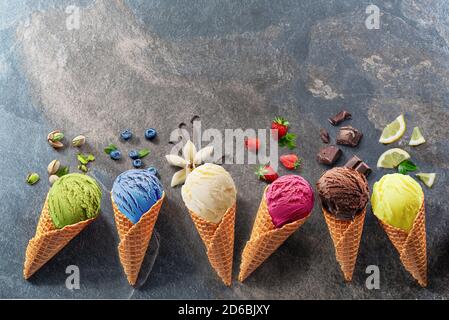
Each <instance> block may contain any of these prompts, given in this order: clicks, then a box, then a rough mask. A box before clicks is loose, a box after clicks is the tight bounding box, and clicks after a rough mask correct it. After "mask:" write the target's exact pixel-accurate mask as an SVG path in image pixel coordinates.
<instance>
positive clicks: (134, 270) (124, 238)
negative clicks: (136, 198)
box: [111, 192, 165, 285]
mask: <svg viewBox="0 0 449 320" xmlns="http://www.w3.org/2000/svg"><path fill="white" fill-rule="evenodd" d="M164 198H165V192H164V193H163V194H162V197H161V198H160V199H159V200H158V201H157V202H156V203H155V204H154V205H153V206H152V207H151V208H150V210H148V211H147V212H145V213H144V214H143V215H142V217H141V218H140V220H139V221H138V222H137V223H136V224H133V223H132V222H131V221H130V220H129V219H128V218H127V217H126V216H125V215H124V214H123V213H121V212H120V210H119V209H118V207H117V206H116V204H115V202H114V200H113V199H112V197H111V201H112V209H113V210H114V220H115V226H116V228H117V232H118V235H119V238H120V243H119V245H118V253H119V257H120V263H121V264H122V267H123V271H124V272H125V275H126V278H127V279H128V282H129V284H130V285H135V284H136V282H137V279H138V276H139V272H140V268H141V266H142V262H143V260H144V258H145V254H146V252H147V249H148V245H149V244H150V240H151V236H152V234H153V229H154V225H155V224H156V220H157V217H158V216H159V211H160V210H161V206H162V203H163V202H164Z"/></svg>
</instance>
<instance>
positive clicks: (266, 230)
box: [238, 189, 310, 282]
mask: <svg viewBox="0 0 449 320" xmlns="http://www.w3.org/2000/svg"><path fill="white" fill-rule="evenodd" d="M265 193H266V189H265V192H264V194H263V196H262V200H261V201H260V206H259V210H258V211H257V215H256V220H255V221H254V226H253V230H252V232H251V236H250V239H249V241H248V242H247V243H246V245H245V248H244V249H243V253H242V262H241V264H240V272H239V278H238V279H239V281H240V282H243V281H245V279H246V278H247V277H248V276H249V275H250V274H251V273H253V272H254V270H256V269H257V268H258V267H259V266H260V265H261V264H262V263H263V262H264V261H265V260H266V259H268V257H269V256H271V254H272V253H273V252H275V251H276V250H277V248H279V247H280V246H281V245H282V244H283V243H284V241H285V240H287V238H288V237H290V235H292V234H293V233H294V232H295V231H296V230H298V229H299V227H301V226H302V225H303V224H304V222H306V220H307V218H308V217H309V216H310V214H308V215H307V216H306V217H305V218H302V219H298V220H296V221H294V222H291V223H287V224H285V225H283V226H282V227H281V228H276V227H275V225H274V224H273V222H272V220H271V216H270V214H269V213H268V207H267V201H266V198H265Z"/></svg>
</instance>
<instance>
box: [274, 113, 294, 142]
mask: <svg viewBox="0 0 449 320" xmlns="http://www.w3.org/2000/svg"><path fill="white" fill-rule="evenodd" d="M289 125H290V123H289V122H288V121H287V120H285V119H284V118H281V117H276V118H274V120H273V121H272V122H271V129H272V130H277V132H278V140H280V139H281V138H282V137H283V136H285V135H286V134H287V131H288V126H289Z"/></svg>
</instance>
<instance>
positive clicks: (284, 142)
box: [279, 133, 296, 150]
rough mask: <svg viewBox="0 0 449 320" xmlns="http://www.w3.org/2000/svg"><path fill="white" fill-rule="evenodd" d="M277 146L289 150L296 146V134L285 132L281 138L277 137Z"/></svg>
mask: <svg viewBox="0 0 449 320" xmlns="http://www.w3.org/2000/svg"><path fill="white" fill-rule="evenodd" d="M279 146H281V147H287V148H289V149H290V150H291V149H294V148H295V147H296V134H293V133H287V134H286V135H285V136H283V137H282V138H281V139H279Z"/></svg>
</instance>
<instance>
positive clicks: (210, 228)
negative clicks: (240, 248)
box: [181, 163, 237, 286]
mask: <svg viewBox="0 0 449 320" xmlns="http://www.w3.org/2000/svg"><path fill="white" fill-rule="evenodd" d="M181 194H182V199H183V201H184V203H185V205H186V207H187V208H188V210H189V213H190V216H191V218H192V220H193V222H194V224H195V227H196V229H197V231H198V233H199V235H200V237H201V240H202V241H203V243H204V246H205V247H206V252H207V256H208V258H209V262H210V264H211V266H212V268H213V269H214V270H215V272H216V273H217V275H218V276H219V277H220V278H221V280H222V281H223V283H224V284H225V285H227V286H230V285H231V278H232V259H233V253H234V223H235V210H236V209H235V208H236V196H237V190H236V188H235V184H234V181H233V180H232V177H231V175H230V174H229V173H228V172H227V171H226V170H225V169H223V168H222V167H220V166H218V165H216V164H212V163H206V164H204V165H201V166H199V167H196V168H195V169H194V170H193V171H192V172H191V173H190V174H189V175H188V176H187V178H186V180H185V184H184V185H183V187H182V190H181Z"/></svg>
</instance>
